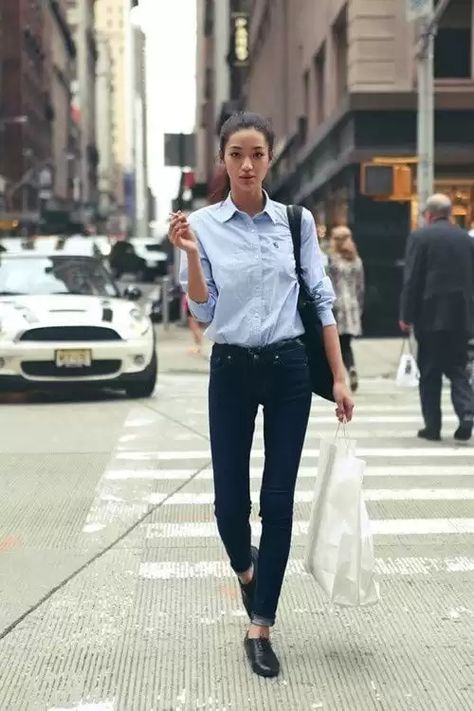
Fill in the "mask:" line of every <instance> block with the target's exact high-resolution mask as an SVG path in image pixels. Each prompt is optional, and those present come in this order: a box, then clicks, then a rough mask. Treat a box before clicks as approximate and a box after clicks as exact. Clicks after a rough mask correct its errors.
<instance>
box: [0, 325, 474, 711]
mask: <svg viewBox="0 0 474 711" xmlns="http://www.w3.org/2000/svg"><path fill="white" fill-rule="evenodd" d="M189 345H190V336H189V333H188V332H187V331H185V330H184V329H180V328H177V327H171V329H170V330H169V331H168V332H167V333H163V331H162V330H161V329H160V334H159V350H158V353H159V362H160V375H159V381H158V386H157V389H156V392H155V395H154V397H153V398H150V399H149V400H136V401H133V400H128V399H126V398H125V397H124V396H123V395H121V394H111V393H101V394H98V395H88V396H84V397H79V396H77V395H74V394H72V395H65V396H63V395H58V394H52V395H47V394H30V395H28V396H25V395H2V396H1V397H0V438H1V442H0V471H1V473H2V475H1V481H2V497H1V504H0V506H1V509H0V709H1V711H53V710H54V711H59V710H62V709H71V710H72V709H75V710H77V711H79V710H81V711H191V709H209V710H211V709H212V710H213V711H223V710H224V709H234V710H235V711H242V710H243V709H252V710H253V709H255V710H257V709H259V710H260V709H268V710H270V709H272V710H273V709H278V710H280V709H281V710H282V711H293V710H294V711H312V710H313V709H328V710H330V711H371V710H372V709H383V710H384V711H385V710H387V711H392V710H393V711H395V710H396V711H404V710H405V709H407V710H408V709H413V710H416V711H424V710H426V711H446V710H447V709H450V710H451V711H462V710H467V709H472V708H474V686H473V678H474V674H473V669H474V666H473V648H472V640H473V638H474V635H473V632H474V629H473V628H474V624H473V623H474V595H473V585H472V582H473V570H474V554H473V550H474V549H473V545H472V544H473V540H474V501H473V500H474V466H473V465H474V446H473V445H472V444H470V445H464V446H462V445H459V444H455V443H454V441H453V439H452V433H453V432H454V429H455V427H456V421H455V417H454V414H453V411H452V407H451V405H450V404H449V397H448V395H449V393H448V391H447V390H446V392H445V394H444V399H445V403H446V404H445V420H444V430H443V436H444V439H443V441H442V442H441V443H439V444H436V443H430V442H424V441H422V440H418V439H416V437H415V433H416V431H417V429H418V428H419V426H420V424H421V421H420V414H419V405H418V397H417V393H416V392H415V391H406V390H405V391H403V390H397V389H396V387H395V386H394V384H393V375H394V371H395V369H396V364H397V361H398V357H399V352H400V342H399V341H396V340H394V341H361V342H358V343H356V356H358V359H359V362H360V366H361V367H360V371H361V376H362V378H361V386H360V392H359V393H358V394H357V399H356V405H357V406H356V415H355V421H354V423H353V425H352V426H351V428H350V432H351V435H352V436H353V437H354V438H356V439H357V440H358V448H359V454H360V455H361V456H362V457H364V458H365V459H366V460H367V464H368V468H367V473H366V478H365V484H364V485H365V491H366V497H367V502H368V504H367V505H368V511H369V515H370V518H371V520H372V526H373V532H374V536H375V546H376V558H377V569H378V572H379V574H380V582H381V596H382V599H381V602H380V604H379V605H378V606H376V607H374V608H370V609H366V610H342V609H335V610H330V609H329V607H328V604H327V602H326V601H325V599H324V596H323V594H322V592H321V591H320V590H319V588H318V587H317V585H316V583H315V582H314V581H313V579H312V578H311V577H310V576H308V575H307V574H306V573H305V572H304V571H303V562H302V560H303V552H304V545H305V533H306V529H307V522H308V518H309V513H310V506H311V497H312V491H313V482H314V476H315V473H316V467H317V458H318V448H319V440H320V438H321V437H330V436H333V434H334V431H335V417H334V415H333V411H332V410H333V408H332V406H331V405H329V404H325V403H322V402H320V401H314V403H313V410H312V415H311V420H310V428H309V432H308V436H307V440H306V446H305V451H304V456H303V460H302V465H301V470H300V476H299V481H298V486H297V493H296V506H295V524H294V538H293V546H292V553H291V559H290V562H289V566H288V571H287V577H286V580H285V584H284V588H283V593H282V597H281V602H280V607H279V618H278V623H277V626H276V628H275V632H274V645H275V649H276V651H277V653H278V654H279V657H280V661H281V664H282V673H281V675H280V676H279V677H278V678H277V679H276V680H271V681H269V680H264V679H261V678H258V677H256V676H255V675H254V674H252V673H251V671H250V669H249V667H248V665H247V662H246V660H245V658H244V651H243V645H242V641H243V637H244V634H245V629H246V615H245V612H244V610H243V608H242V605H241V602H240V595H239V591H238V587H237V584H236V581H235V579H234V578H233V576H232V574H231V570H230V568H229V566H228V564H227V562H226V559H225V556H224V551H223V547H222V545H221V543H220V541H219V539H218V537H217V533H216V529H215V525H214V519H213V506H212V500H213V495H212V480H211V477H212V472H211V464H210V454H209V441H208V432H207V414H206V386H207V377H206V373H207V360H206V358H205V357H204V356H191V355H188V354H187V352H186V349H187V348H188V347H189ZM387 376H389V377H387ZM262 447H263V445H262V427H261V420H260V419H259V423H258V426H257V432H256V437H255V442H254V450H253V456H252V462H251V466H252V469H251V476H252V486H251V489H252V492H253V494H252V496H253V499H254V502H255V505H254V510H253V519H254V523H255V528H254V530H255V534H256V535H257V536H258V534H259V528H258V525H257V522H258V516H257V514H258V504H257V500H258V489H259V477H260V472H261V468H262V455H263V453H262Z"/></svg>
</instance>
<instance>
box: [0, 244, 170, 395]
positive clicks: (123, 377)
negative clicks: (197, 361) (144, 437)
mask: <svg viewBox="0 0 474 711" xmlns="http://www.w3.org/2000/svg"><path fill="white" fill-rule="evenodd" d="M140 297H141V291H140V290H139V289H138V288H136V287H132V286H129V287H127V289H126V290H125V292H124V294H123V295H121V293H120V291H119V289H118V287H117V285H116V284H115V282H114V281H113V279H112V277H111V275H110V273H109V271H108V270H107V269H106V268H105V267H104V265H103V264H102V261H101V260H100V259H99V258H97V257H91V256H84V255H74V254H65V253H64V252H63V251H57V250H56V251H51V252H49V253H44V252H42V253H36V252H35V251H25V252H18V253H13V252H11V253H9V252H2V253H1V254H0V386H3V387H4V388H5V387H7V388H17V387H19V386H20V387H28V386H29V387H31V386H34V387H37V386H38V385H42V386H47V387H50V386H58V385H60V386H64V384H83V385H88V386H105V385H106V386H111V387H114V388H120V389H124V390H125V391H126V392H127V394H128V395H129V396H130V397H148V396H150V395H152V393H153V390H154V388H155V383H156V378H157V356H156V349H155V334H154V329H153V326H152V322H151V320H150V318H149V316H148V315H147V314H146V313H145V312H144V311H143V309H142V308H141V307H139V306H137V304H136V303H134V302H135V301H136V300H138V299H139V298H140Z"/></svg>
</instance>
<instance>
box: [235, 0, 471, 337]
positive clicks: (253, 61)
mask: <svg viewBox="0 0 474 711" xmlns="http://www.w3.org/2000/svg"><path fill="white" fill-rule="evenodd" d="M473 17H474V8H473V2H472V0H451V2H450V3H449V5H448V8H447V9H446V11H445V13H444V15H443V16H442V18H441V22H440V26H439V30H438V33H437V36H436V39H435V58H434V72H435V87H436V102H435V103H436V112H435V143H436V151H435V154H436V155H435V163H436V165H435V187H436V189H437V190H442V191H443V192H447V193H449V194H450V195H451V197H452V198H453V202H454V204H455V219H456V220H457V221H458V222H459V223H460V224H462V225H464V226H466V227H469V225H470V223H471V221H472V220H473V219H474V214H473V212H472V210H473V205H474V191H473V187H474V132H473V131H472V126H473V125H474V42H473V37H472V34H473V24H474V23H473ZM415 40H416V27H415V25H414V24H413V23H410V22H409V21H408V20H407V16H406V4H405V3H404V2H398V0H375V1H374V0H370V1H368V0H320V1H319V2H317V3H315V2H314V1H313V0H291V2H290V1H289V0H272V1H270V0H255V1H254V2H253V3H252V8H251V20H250V50H249V62H250V65H249V69H248V79H247V84H246V87H245V90H244V100H245V104H246V106H247V107H248V108H249V109H250V110H254V111H257V112H260V113H262V114H264V115H265V116H268V117H271V119H272V121H273V126H274V129H275V131H276V136H277V143H276V150H275V156H274V162H273V167H272V171H271V174H270V176H269V182H268V187H269V189H270V191H271V193H272V195H273V196H274V197H275V198H276V199H280V200H282V201H284V202H297V203H301V204H305V205H306V206H307V207H309V208H310V209H311V210H312V211H313V213H314V215H315V217H316V220H317V222H318V228H319V231H320V235H321V236H323V237H324V236H325V235H326V234H327V233H328V232H329V231H330V229H331V228H332V227H333V226H335V225H339V224H348V225H349V226H350V227H351V228H352V229H353V232H354V235H355V239H356V242H357V245H358V247H359V250H360V252H361V256H362V258H363V260H364V263H365V268H366V277H367V283H368V289H367V301H366V313H365V332H366V333H367V334H372V333H373V334H380V335H382V334H390V333H396V332H397V320H398V319H397V316H398V298H399V293H400V287H401V279H402V267H403V255H404V250H405V242H406V237H407V234H408V232H409V231H410V229H411V227H413V226H414V224H415V223H416V219H417V215H418V210H419V205H418V200H417V195H416V183H415V178H416V150H417V146H416V144H417V133H416V126H417V86H416V59H415ZM374 160H382V161H383V160H385V161H386V162H387V163H388V164H391V163H396V162H398V161H400V163H401V164H403V165H406V166H409V168H410V171H411V177H412V182H413V188H412V190H411V192H410V194H409V195H408V196H404V199H403V200H400V199H397V197H398V196H397V195H391V196H387V198H386V199H382V200H381V199H378V200H375V199H373V198H371V197H368V196H367V195H366V194H364V190H363V186H362V184H361V170H362V168H363V164H364V163H365V162H372V161H374Z"/></svg>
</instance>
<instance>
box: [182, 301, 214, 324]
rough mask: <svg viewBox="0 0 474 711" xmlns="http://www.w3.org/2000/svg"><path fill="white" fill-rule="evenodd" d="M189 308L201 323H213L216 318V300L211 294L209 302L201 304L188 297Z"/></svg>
mask: <svg viewBox="0 0 474 711" xmlns="http://www.w3.org/2000/svg"><path fill="white" fill-rule="evenodd" d="M188 306H189V310H190V311H191V313H192V315H193V316H194V318H195V319H196V320H197V321H199V322H200V323H211V321H212V318H213V316H214V299H213V298H212V297H211V295H210V294H209V296H208V299H207V301H204V302H203V303H199V302H198V301H193V300H192V299H190V298H189V296H188Z"/></svg>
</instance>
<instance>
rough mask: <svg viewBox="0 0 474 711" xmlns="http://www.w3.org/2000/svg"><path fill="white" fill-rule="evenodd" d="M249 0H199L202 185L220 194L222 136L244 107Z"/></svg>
mask: <svg viewBox="0 0 474 711" xmlns="http://www.w3.org/2000/svg"><path fill="white" fill-rule="evenodd" d="M249 7H250V2H249V0H222V1H221V0H198V1H197V55H196V66H197V71H196V75H197V86H196V90H197V102H196V107H197V110H196V147H197V150H196V183H197V186H199V185H204V184H206V185H207V189H208V192H209V193H213V192H214V185H215V183H216V182H217V181H218V176H219V169H218V151H219V144H218V134H219V131H220V127H221V126H222V123H223V122H224V121H225V120H226V118H228V116H229V115H230V114H232V113H234V112H235V111H238V110H239V109H242V108H244V105H245V102H244V87H245V79H246V71H247V67H248V41H249Z"/></svg>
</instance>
